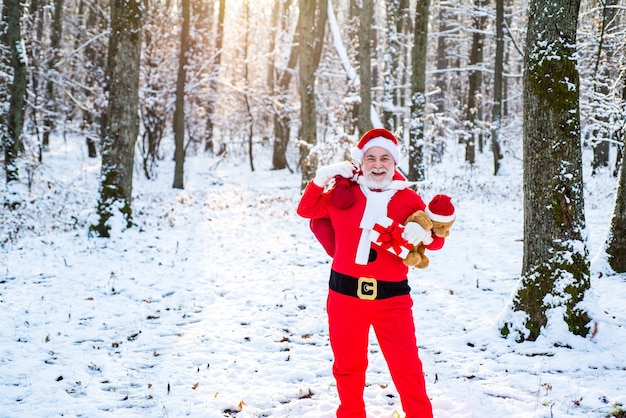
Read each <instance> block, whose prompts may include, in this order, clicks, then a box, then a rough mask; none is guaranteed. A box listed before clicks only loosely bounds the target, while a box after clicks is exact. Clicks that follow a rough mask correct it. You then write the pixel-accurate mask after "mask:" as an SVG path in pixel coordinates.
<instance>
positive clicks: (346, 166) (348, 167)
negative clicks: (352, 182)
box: [313, 161, 354, 187]
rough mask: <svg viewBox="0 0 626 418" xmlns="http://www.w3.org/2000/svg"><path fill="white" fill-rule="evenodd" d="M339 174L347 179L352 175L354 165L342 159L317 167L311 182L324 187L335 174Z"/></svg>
mask: <svg viewBox="0 0 626 418" xmlns="http://www.w3.org/2000/svg"><path fill="white" fill-rule="evenodd" d="M337 175H340V176H342V177H345V178H347V179H349V178H350V177H352V176H353V175H354V165H352V163H351V162H350V161H343V162H341V163H335V164H331V165H325V166H322V167H320V168H318V169H317V172H316V173H315V178H314V179H313V183H315V184H316V185H317V186H319V187H324V186H326V185H327V184H328V182H329V181H330V180H331V179H332V178H333V177H335V176H337Z"/></svg>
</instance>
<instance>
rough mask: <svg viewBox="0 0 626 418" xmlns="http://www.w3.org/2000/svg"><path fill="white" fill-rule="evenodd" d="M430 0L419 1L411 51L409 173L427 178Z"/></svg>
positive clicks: (419, 177)
mask: <svg viewBox="0 0 626 418" xmlns="http://www.w3.org/2000/svg"><path fill="white" fill-rule="evenodd" d="M429 9H430V0H424V1H419V2H417V5H416V8H415V23H414V24H415V27H414V36H413V52H412V55H411V68H412V75H411V120H410V122H409V173H408V178H409V180H411V181H420V180H424V179H425V176H426V174H425V169H424V123H425V119H426V63H427V59H428V58H427V50H428V17H429V14H430V10H429Z"/></svg>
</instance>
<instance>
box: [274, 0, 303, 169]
mask: <svg viewBox="0 0 626 418" xmlns="http://www.w3.org/2000/svg"><path fill="white" fill-rule="evenodd" d="M283 5H284V7H287V4H283V2H282V1H281V2H277V3H276V6H275V8H278V7H279V6H281V7H282V6H283ZM275 10H276V9H275ZM283 10H284V9H279V10H276V12H277V14H281V13H279V12H281V11H283ZM301 16H302V15H301V14H299V17H298V23H297V25H296V27H297V28H299V27H300V25H301V22H300V17H301ZM285 26H286V25H285V24H284V22H283V21H282V20H281V24H280V31H281V32H282V31H284V30H285ZM298 37H299V35H298V30H296V32H295V34H294V36H293V40H292V42H291V47H290V49H289V59H288V60H287V66H286V68H284V69H283V70H282V71H280V72H276V73H275V74H272V75H275V77H276V80H275V86H276V88H275V89H274V91H273V93H275V95H276V96H277V97H276V99H275V105H274V106H273V108H274V109H273V110H274V116H273V117H274V150H273V154H272V166H273V168H274V170H282V169H284V168H289V164H288V163H287V145H288V143H289V137H290V135H291V130H290V124H291V114H290V108H291V106H288V105H287V103H288V100H289V96H290V94H289V85H290V84H291V77H292V74H293V69H294V68H296V64H297V62H298V52H299V49H298ZM272 68H273V69H274V71H276V67H275V66H274V65H272ZM272 79H274V77H272ZM290 171H291V169H290Z"/></svg>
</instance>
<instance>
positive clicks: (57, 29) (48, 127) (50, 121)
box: [43, 0, 64, 150]
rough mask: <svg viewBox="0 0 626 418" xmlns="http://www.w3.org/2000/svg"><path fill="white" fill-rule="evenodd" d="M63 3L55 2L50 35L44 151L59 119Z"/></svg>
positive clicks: (60, 0) (61, 0) (44, 120)
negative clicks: (57, 91)
mask: <svg viewBox="0 0 626 418" xmlns="http://www.w3.org/2000/svg"><path fill="white" fill-rule="evenodd" d="M63 1H64V0H54V18H53V20H52V32H51V34H50V49H51V55H50V57H49V58H48V63H47V67H48V68H47V70H48V75H47V77H46V78H47V80H46V103H45V109H46V110H45V112H44V119H43V122H44V130H43V149H44V150H46V149H48V148H49V147H50V133H51V132H52V130H53V129H54V126H55V122H56V119H57V114H56V112H57V106H56V103H57V100H55V88H54V87H55V86H54V83H55V78H56V77H55V73H56V71H57V70H56V66H57V64H58V62H59V52H60V47H61V37H62V36H63V19H64V16H63Z"/></svg>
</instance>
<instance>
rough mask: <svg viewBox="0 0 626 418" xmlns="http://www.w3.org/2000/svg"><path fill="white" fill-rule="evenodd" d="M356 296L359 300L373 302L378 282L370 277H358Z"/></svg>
mask: <svg viewBox="0 0 626 418" xmlns="http://www.w3.org/2000/svg"><path fill="white" fill-rule="evenodd" d="M356 295H357V297H358V298H359V299H364V300H374V299H376V296H378V282H377V281H376V279H374V278H372V277H359V282H358V288H357V290H356Z"/></svg>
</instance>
